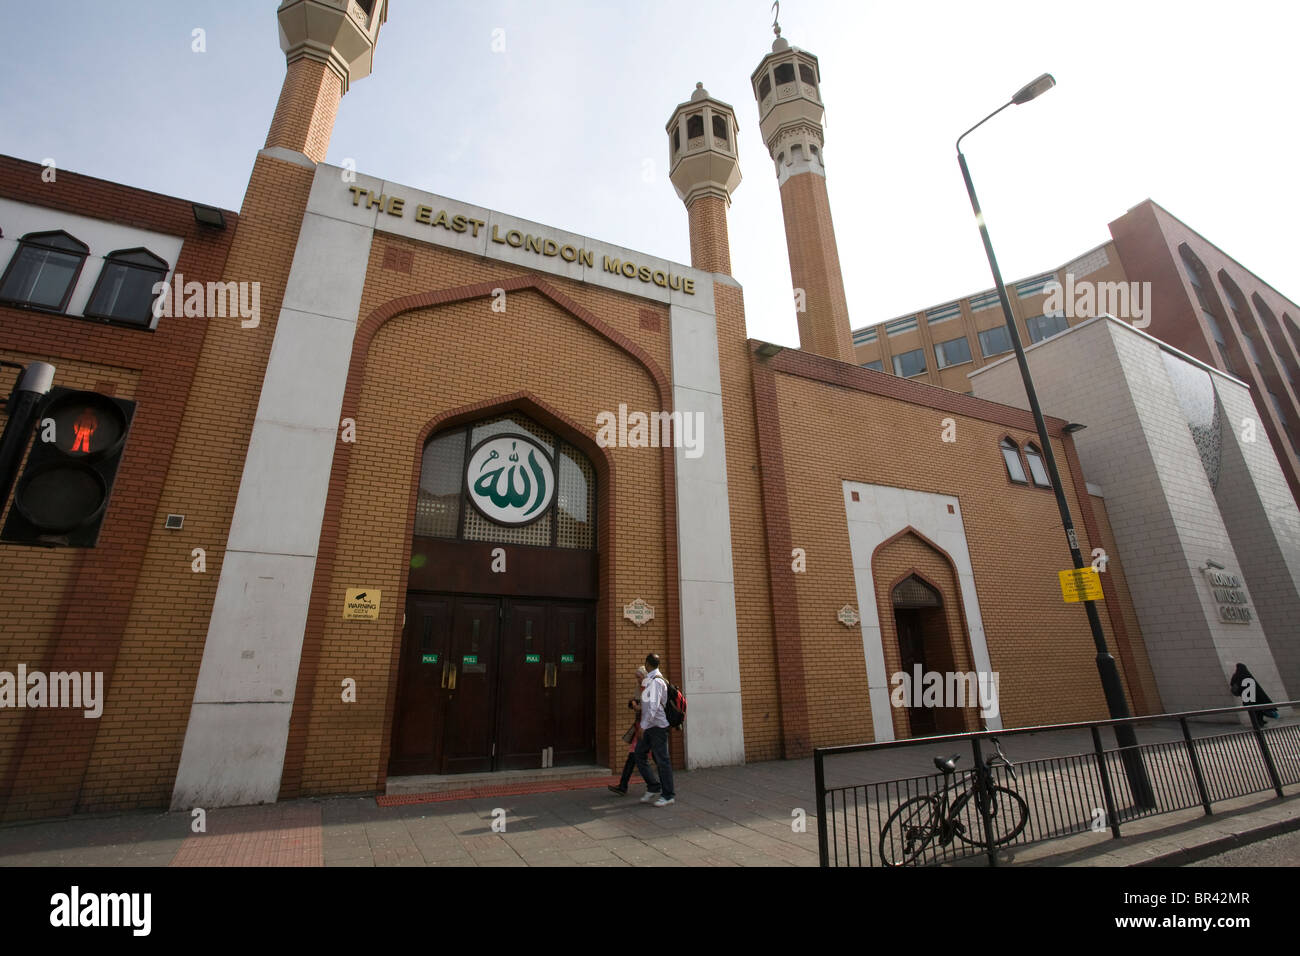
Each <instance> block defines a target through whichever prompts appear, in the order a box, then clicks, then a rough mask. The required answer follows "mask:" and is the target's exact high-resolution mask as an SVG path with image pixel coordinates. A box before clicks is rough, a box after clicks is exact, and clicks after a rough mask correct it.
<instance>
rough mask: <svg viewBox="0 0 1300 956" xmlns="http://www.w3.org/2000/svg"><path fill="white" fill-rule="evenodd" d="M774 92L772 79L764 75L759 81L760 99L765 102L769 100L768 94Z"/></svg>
mask: <svg viewBox="0 0 1300 956" xmlns="http://www.w3.org/2000/svg"><path fill="white" fill-rule="evenodd" d="M771 92H772V77H771V76H769V75H768V74H766V73H764V74H763V77H762V79H760V80H759V81H758V99H759V101H760V102H761V101H763V100H765V99H767V94H769V93H771Z"/></svg>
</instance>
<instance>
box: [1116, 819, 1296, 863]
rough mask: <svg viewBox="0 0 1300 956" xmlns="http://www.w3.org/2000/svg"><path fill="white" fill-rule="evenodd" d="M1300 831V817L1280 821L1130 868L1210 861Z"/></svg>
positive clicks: (1167, 854)
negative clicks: (1227, 853)
mask: <svg viewBox="0 0 1300 956" xmlns="http://www.w3.org/2000/svg"><path fill="white" fill-rule="evenodd" d="M1296 830H1300V817H1296V818H1294V819H1291V820H1279V821H1277V822H1276V823H1268V824H1265V825H1264V826H1261V827H1256V828H1254V829H1252V830H1245V831H1243V832H1241V833H1234V834H1232V835H1231V836H1226V837H1219V838H1218V839H1217V840H1210V841H1209V842H1208V843H1202V844H1200V845H1199V846H1194V847H1184V848H1183V849H1181V850H1175V851H1173V852H1172V853H1165V854H1162V855H1161V856H1157V857H1152V858H1151V859H1149V860H1143V861H1142V862H1140V863H1131V864H1129V865H1130V866H1134V867H1138V866H1186V865H1187V864H1188V863H1196V862H1198V861H1199V860H1205V859H1209V858H1210V857H1212V856H1218V855H1219V854H1220V853H1226V852H1227V851H1228V850H1236V849H1240V848H1241V847H1243V846H1250V844H1252V843H1259V842H1261V841H1263V840H1270V839H1272V838H1273V837H1276V836H1282V835H1284V834H1287V833H1292V832H1294V831H1296Z"/></svg>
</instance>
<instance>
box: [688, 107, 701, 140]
mask: <svg viewBox="0 0 1300 956" xmlns="http://www.w3.org/2000/svg"><path fill="white" fill-rule="evenodd" d="M703 135H704V114H703V113H696V114H695V115H694V116H688V117H686V138H687V140H692V139H696V138H698V137H700V136H703Z"/></svg>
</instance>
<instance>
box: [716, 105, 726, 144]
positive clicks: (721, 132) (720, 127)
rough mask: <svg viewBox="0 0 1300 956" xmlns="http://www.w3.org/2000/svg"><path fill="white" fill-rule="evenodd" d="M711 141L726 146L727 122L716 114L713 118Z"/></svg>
mask: <svg viewBox="0 0 1300 956" xmlns="http://www.w3.org/2000/svg"><path fill="white" fill-rule="evenodd" d="M713 141H714V142H715V143H721V144H722V145H724V146H726V145H727V143H728V139H727V121H726V120H725V119H723V118H722V117H721V116H718V115H717V114H716V113H715V114H714V116H713Z"/></svg>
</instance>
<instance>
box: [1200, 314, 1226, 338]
mask: <svg viewBox="0 0 1300 956" xmlns="http://www.w3.org/2000/svg"><path fill="white" fill-rule="evenodd" d="M1201 315H1203V316H1204V317H1205V324H1206V325H1208V326H1209V327H1210V334H1211V335H1213V336H1214V341H1216V342H1218V343H1219V345H1220V347H1222V346H1223V345H1225V344H1227V343H1225V342H1224V339H1223V330H1222V329H1221V328H1219V322H1218V320H1217V319H1215V317H1214V316H1212V315H1211V314H1210V313H1209V312H1207V311H1206V310H1205V309H1202V310H1201Z"/></svg>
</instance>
